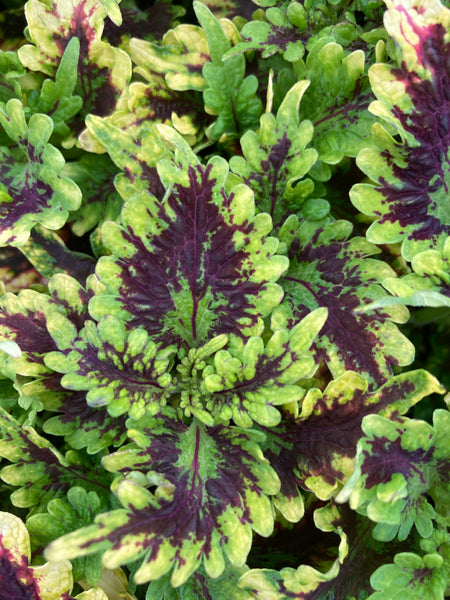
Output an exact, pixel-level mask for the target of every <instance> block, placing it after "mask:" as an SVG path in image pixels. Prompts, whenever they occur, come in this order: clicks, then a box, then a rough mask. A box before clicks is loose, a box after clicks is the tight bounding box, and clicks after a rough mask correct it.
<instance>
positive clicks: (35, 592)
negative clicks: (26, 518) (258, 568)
mask: <svg viewBox="0 0 450 600" xmlns="http://www.w3.org/2000/svg"><path fill="white" fill-rule="evenodd" d="M0 556H1V568H0V593H1V595H2V598H8V599H11V600H21V599H23V600H26V599H27V598H39V599H40V600H60V599H61V598H63V597H64V598H68V599H69V596H68V591H70V590H71V589H72V574H71V570H72V566H71V564H70V562H69V561H67V560H63V561H55V562H48V563H45V565H41V566H39V567H31V566H30V565H29V561H30V558H31V551H30V539H29V535H28V531H27V529H26V527H25V525H24V523H23V521H21V519H19V518H18V517H16V516H15V515H13V514H11V513H8V512H0ZM62 594H63V595H62Z"/></svg>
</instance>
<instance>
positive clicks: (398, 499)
mask: <svg viewBox="0 0 450 600" xmlns="http://www.w3.org/2000/svg"><path fill="white" fill-rule="evenodd" d="M449 423H450V415H449V413H448V412H447V411H445V410H436V411H435V412H434V427H432V426H431V425H429V424H428V423H426V422H425V421H419V420H408V419H402V420H399V421H397V422H395V421H390V420H388V419H386V418H384V417H381V416H379V415H369V416H367V417H365V419H364V421H363V423H362V429H363V431H364V433H365V434H366V435H365V437H363V438H362V439H361V440H360V441H359V442H358V450H357V456H356V467H355V471H354V473H353V474H352V476H351V477H350V479H349V480H348V481H347V483H346V485H345V486H344V489H343V490H342V492H341V493H340V494H339V496H338V498H337V499H338V501H345V500H347V499H349V501H350V507H351V508H353V509H354V510H357V511H358V512H361V513H362V514H366V515H367V516H368V517H369V518H370V519H371V520H373V521H375V522H376V523H377V525H376V527H375V529H374V536H375V537H376V538H377V539H380V540H384V541H390V540H392V539H393V538H394V537H395V536H397V537H398V539H399V540H405V539H406V538H407V537H408V535H409V533H410V531H411V529H412V527H413V525H415V527H416V529H417V531H418V532H419V534H420V535H421V536H422V537H424V538H428V537H430V536H431V534H432V531H433V519H434V518H435V516H436V511H435V508H434V507H433V505H432V504H431V503H430V502H429V498H428V497H427V494H429V496H431V498H432V499H433V500H434V498H436V501H437V502H438V503H439V506H440V507H442V502H441V500H442V498H443V497H444V495H445V490H448V485H449V472H448V471H449V469H448V465H449V449H448V444H447V443H446V442H445V441H444V435H443V431H444V430H447V431H448V427H449Z"/></svg>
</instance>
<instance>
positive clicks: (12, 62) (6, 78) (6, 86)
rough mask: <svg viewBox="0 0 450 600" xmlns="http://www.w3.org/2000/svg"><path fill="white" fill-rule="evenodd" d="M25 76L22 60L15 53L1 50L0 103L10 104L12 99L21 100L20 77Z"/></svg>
mask: <svg viewBox="0 0 450 600" xmlns="http://www.w3.org/2000/svg"><path fill="white" fill-rule="evenodd" d="M22 75H25V69H24V68H23V66H22V64H21V62H20V60H19V59H18V57H17V54H16V53H15V52H8V51H6V52H5V51H3V50H0V82H1V85H0V101H1V102H8V100H11V98H19V97H20V94H21V87H20V83H19V82H18V81H17V79H18V78H19V77H21V76H22Z"/></svg>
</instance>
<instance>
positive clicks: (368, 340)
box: [272, 221, 414, 386]
mask: <svg viewBox="0 0 450 600" xmlns="http://www.w3.org/2000/svg"><path fill="white" fill-rule="evenodd" d="M293 225H295V221H293V222H292V223H291V222H286V224H285V226H283V228H282V230H281V231H280V237H281V239H282V240H286V243H287V245H288V246H290V250H289V253H290V256H291V263H290V267H289V270H288V272H287V275H286V276H285V277H284V279H283V280H282V285H283V288H284V290H285V300H284V302H283V305H282V306H281V307H280V308H279V309H276V311H275V312H274V314H273V317H272V327H273V328H277V327H285V326H286V323H292V322H296V321H297V319H299V318H302V317H303V316H304V315H305V314H307V313H308V312H309V311H310V310H312V309H315V308H318V307H319V306H322V307H326V308H328V312H329V316H328V320H327V322H326V324H325V326H324V328H323V329H322V331H321V333H320V335H319V338H318V340H317V342H316V348H317V352H316V357H317V360H318V361H321V360H324V361H325V362H326V364H327V365H328V367H329V369H330V370H331V372H332V374H333V375H334V376H335V377H336V376H338V375H340V374H341V373H343V372H344V371H347V370H353V371H356V372H358V373H360V374H361V375H364V376H365V377H366V378H367V379H368V380H369V381H370V382H371V385H372V386H373V384H374V383H376V384H378V385H380V384H383V383H384V382H385V381H386V380H387V379H388V378H389V377H390V375H391V374H392V371H391V366H390V365H391V364H400V365H407V364H409V363H410V362H411V361H412V360H413V358H414V347H413V345H412V344H411V343H410V342H409V341H408V340H407V338H405V337H404V336H403V335H402V334H401V333H400V331H399V330H398V329H397V327H396V325H395V324H394V323H393V322H392V321H395V322H400V323H402V322H404V321H406V320H407V318H408V313H407V311H406V309H405V308H404V307H402V306H393V307H388V308H386V309H384V310H383V311H381V310H380V309H378V310H377V309H375V310H373V311H371V312H367V313H361V312H359V309H360V308H361V307H364V305H366V304H368V303H369V302H372V301H374V300H375V299H378V298H380V297H382V296H384V295H386V293H385V292H384V291H383V290H382V288H381V286H380V283H381V282H382V281H383V280H384V279H385V278H386V277H388V276H391V277H392V276H395V273H394V272H393V271H392V270H391V269H390V267H389V266H388V265H387V264H386V263H385V262H383V261H379V260H375V259H372V258H367V256H370V255H372V254H377V253H378V252H379V251H378V249H377V248H376V247H375V246H373V245H372V244H370V243H369V242H367V241H366V240H365V239H364V238H360V237H354V238H350V239H348V238H349V236H350V234H351V229H352V225H351V224H350V223H349V222H347V221H336V222H334V223H331V224H329V225H327V226H325V227H323V228H319V229H317V231H314V230H312V229H311V226H310V225H309V224H308V223H304V224H303V225H301V226H300V227H299V228H298V229H297V231H295V230H296V227H295V226H293Z"/></svg>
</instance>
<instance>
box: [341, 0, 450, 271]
mask: <svg viewBox="0 0 450 600" xmlns="http://www.w3.org/2000/svg"><path fill="white" fill-rule="evenodd" d="M387 5H388V7H389V8H388V11H387V12H386V16H385V26H386V29H387V31H388V33H389V34H390V35H391V36H392V37H393V38H394V40H395V42H396V43H397V46H398V51H399V55H400V56H399V61H398V62H399V66H390V65H382V64H377V65H374V66H373V67H371V69H370V70H369V77H370V82H371V86H372V89H373V92H374V94H375V95H376V97H377V98H378V100H377V101H376V102H374V103H373V104H372V105H371V107H370V110H371V111H372V112H374V114H376V115H378V116H380V117H382V118H383V119H385V120H386V121H387V122H388V124H389V125H390V126H393V127H394V128H395V130H396V131H397V133H398V134H399V135H400V137H401V142H398V141H396V140H394V138H392V137H390V136H389V135H388V133H387V132H386V131H385V130H384V129H383V128H382V127H381V126H380V127H378V128H376V129H375V130H374V133H375V136H376V141H377V144H378V148H376V149H364V150H362V151H361V153H360V155H359V156H358V160H357V163H358V166H359V168H360V169H362V171H364V173H366V174H367V175H368V176H369V177H370V178H371V179H372V180H373V181H374V182H375V184H374V185H372V184H369V183H367V184H366V183H363V184H357V185H356V186H354V188H353V190H352V193H351V199H352V202H353V204H354V205H355V206H356V207H357V208H358V209H359V210H361V211H362V212H363V213H365V214H367V215H370V216H371V217H375V219H376V220H375V222H374V223H373V224H372V225H371V226H370V228H369V230H368V232H367V237H368V239H369V240H370V241H372V242H374V243H395V242H402V253H403V256H404V257H405V258H406V259H407V260H411V259H412V257H413V256H414V255H415V254H417V253H418V252H422V251H425V250H429V249H436V250H441V249H442V247H443V244H444V242H445V239H446V237H447V235H448V234H449V232H450V205H449V193H448V189H449V185H450V169H449V162H448V154H449V145H450V133H449V126H448V114H449V100H448V97H447V93H446V90H447V89H448V87H449V85H450V67H449V65H448V62H447V61H446V60H445V57H446V56H447V54H448V52H449V41H448V29H449V27H450V10H449V9H448V8H444V6H443V5H442V4H441V3H440V2H439V0H432V1H430V2H427V3H426V6H423V5H422V3H421V2H415V1H414V0H408V1H407V2H395V1H394V2H391V1H389V2H387Z"/></svg>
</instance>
